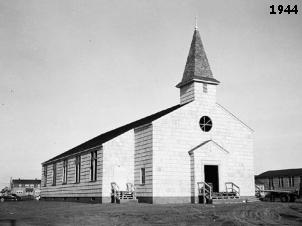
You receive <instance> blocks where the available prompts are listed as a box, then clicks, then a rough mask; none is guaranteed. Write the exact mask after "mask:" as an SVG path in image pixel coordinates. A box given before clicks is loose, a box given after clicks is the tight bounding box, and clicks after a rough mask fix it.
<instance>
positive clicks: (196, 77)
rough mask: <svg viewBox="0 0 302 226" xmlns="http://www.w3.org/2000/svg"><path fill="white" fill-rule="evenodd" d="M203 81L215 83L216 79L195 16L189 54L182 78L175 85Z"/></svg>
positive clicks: (180, 85)
mask: <svg viewBox="0 0 302 226" xmlns="http://www.w3.org/2000/svg"><path fill="white" fill-rule="evenodd" d="M193 81H196V82H204V83H211V84H215V85H217V84H218V83H219V81H217V80H216V79H215V78H214V77H213V74H212V71H211V68H210V65H209V62H208V58H207V56H206V53H205V51H204V48H203V45H202V42H201V38H200V34H199V31H198V28H197V18H196V17H195V30H194V34H193V39H192V42H191V47H190V51H189V55H188V58H187V63H186V67H185V70H184V73H183V77H182V80H181V82H180V83H179V84H177V85H176V87H177V88H180V87H182V86H184V85H186V84H188V83H190V82H193Z"/></svg>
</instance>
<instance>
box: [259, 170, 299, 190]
mask: <svg viewBox="0 0 302 226" xmlns="http://www.w3.org/2000/svg"><path fill="white" fill-rule="evenodd" d="M255 183H256V185H261V184H262V185H264V189H265V190H297V189H301V188H302V168H300V169H284V170H270V171H266V172H264V173H261V174H259V175H257V176H255Z"/></svg>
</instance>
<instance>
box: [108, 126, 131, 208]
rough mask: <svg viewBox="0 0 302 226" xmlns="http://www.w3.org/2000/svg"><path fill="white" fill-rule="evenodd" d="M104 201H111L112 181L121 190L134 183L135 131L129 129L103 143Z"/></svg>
mask: <svg viewBox="0 0 302 226" xmlns="http://www.w3.org/2000/svg"><path fill="white" fill-rule="evenodd" d="M103 162H104V165H103V184H102V185H103V189H102V192H103V194H102V199H103V203H107V202H111V197H110V196H111V183H112V182H115V183H117V185H118V186H119V189H120V190H121V191H125V190H126V183H132V184H133V183H134V132H133V130H129V131H128V132H125V133H123V134H121V135H119V136H117V137H115V138H113V139H111V140H109V141H107V142H106V143H104V144H103Z"/></svg>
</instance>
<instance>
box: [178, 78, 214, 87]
mask: <svg viewBox="0 0 302 226" xmlns="http://www.w3.org/2000/svg"><path fill="white" fill-rule="evenodd" d="M192 82H198V83H206V84H211V85H218V84H219V83H220V82H219V81H218V80H216V79H215V78H206V77H203V78H192V79H190V80H187V81H182V82H180V83H178V84H177V85H176V87H177V88H181V87H183V86H185V85H188V84H190V83H192Z"/></svg>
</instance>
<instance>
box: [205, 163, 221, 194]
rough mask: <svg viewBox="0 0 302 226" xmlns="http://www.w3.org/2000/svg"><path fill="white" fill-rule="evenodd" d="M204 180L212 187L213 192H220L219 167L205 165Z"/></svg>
mask: <svg viewBox="0 0 302 226" xmlns="http://www.w3.org/2000/svg"><path fill="white" fill-rule="evenodd" d="M204 180H205V182H206V183H208V184H210V185H212V188H213V192H219V176H218V165H204Z"/></svg>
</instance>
